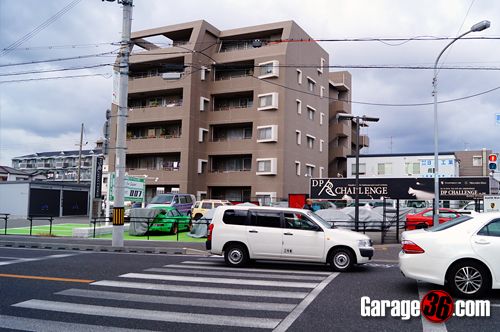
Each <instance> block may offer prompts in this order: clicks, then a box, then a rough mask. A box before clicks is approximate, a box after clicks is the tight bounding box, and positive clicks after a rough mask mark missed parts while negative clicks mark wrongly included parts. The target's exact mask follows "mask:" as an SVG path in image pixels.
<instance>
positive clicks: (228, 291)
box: [91, 280, 308, 299]
mask: <svg viewBox="0 0 500 332" xmlns="http://www.w3.org/2000/svg"><path fill="white" fill-rule="evenodd" d="M91 285H94V286H107V287H120V288H135V289H143V290H144V289H148V290H160V291H170V292H183V293H200V294H219V295H237V296H252V297H272V298H287V299H302V298H304V297H306V296H307V294H308V293H307V292H290V291H271V290H260V289H241V288H222V287H200V286H184V285H165V284H152V283H143V282H125V281H113V280H101V281H96V282H93V283H91Z"/></svg>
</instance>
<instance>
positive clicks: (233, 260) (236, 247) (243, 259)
mask: <svg viewBox="0 0 500 332" xmlns="http://www.w3.org/2000/svg"><path fill="white" fill-rule="evenodd" d="M224 260H225V261H226V264H227V265H229V266H234V267H239V266H243V265H245V264H246V263H247V262H248V253H247V250H246V248H245V247H244V246H242V245H241V244H230V245H229V246H228V247H227V248H226V250H225V251H224Z"/></svg>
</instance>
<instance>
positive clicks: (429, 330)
mask: <svg viewBox="0 0 500 332" xmlns="http://www.w3.org/2000/svg"><path fill="white" fill-rule="evenodd" d="M417 288H418V298H419V300H420V302H422V298H423V297H424V296H425V294H427V293H428V292H429V291H431V290H432V289H431V288H429V286H427V285H425V284H424V283H422V282H420V281H417ZM420 320H421V321H422V332H447V331H448V329H447V328H446V324H445V323H432V322H430V321H428V320H427V318H425V317H424V315H423V314H421V315H420Z"/></svg>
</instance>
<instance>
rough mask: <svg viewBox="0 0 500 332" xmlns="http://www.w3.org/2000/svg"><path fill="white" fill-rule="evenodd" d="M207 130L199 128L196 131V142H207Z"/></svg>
mask: <svg viewBox="0 0 500 332" xmlns="http://www.w3.org/2000/svg"><path fill="white" fill-rule="evenodd" d="M207 135H208V129H205V128H199V129H198V142H200V143H202V142H205V141H206V140H207Z"/></svg>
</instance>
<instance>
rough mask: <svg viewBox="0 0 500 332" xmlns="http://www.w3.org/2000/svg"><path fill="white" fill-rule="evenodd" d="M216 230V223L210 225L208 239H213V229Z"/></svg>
mask: <svg viewBox="0 0 500 332" xmlns="http://www.w3.org/2000/svg"><path fill="white" fill-rule="evenodd" d="M213 230H214V224H210V225H208V232H207V240H212V231H213Z"/></svg>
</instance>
